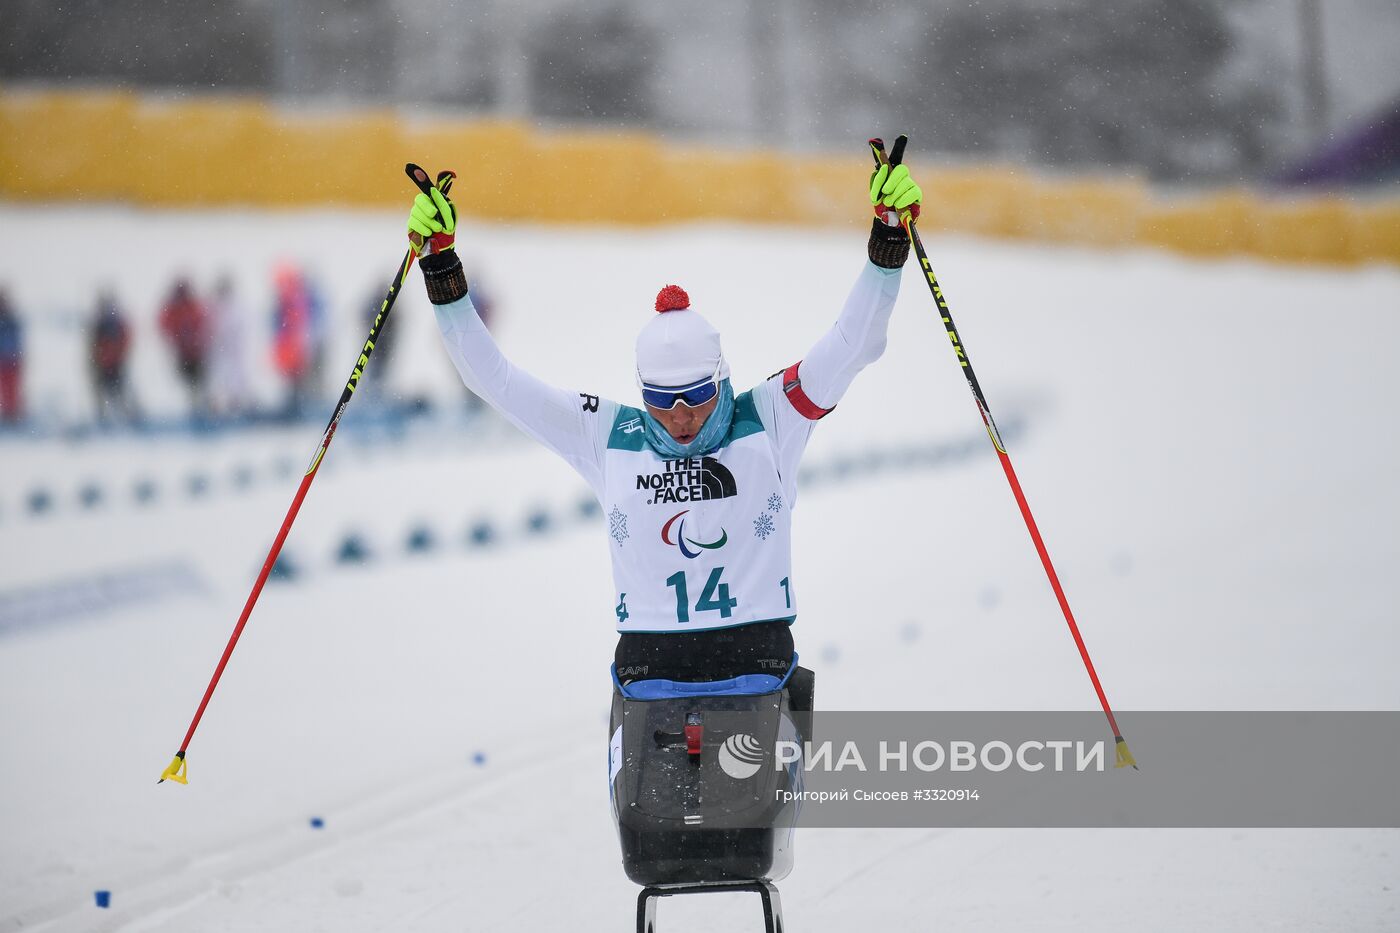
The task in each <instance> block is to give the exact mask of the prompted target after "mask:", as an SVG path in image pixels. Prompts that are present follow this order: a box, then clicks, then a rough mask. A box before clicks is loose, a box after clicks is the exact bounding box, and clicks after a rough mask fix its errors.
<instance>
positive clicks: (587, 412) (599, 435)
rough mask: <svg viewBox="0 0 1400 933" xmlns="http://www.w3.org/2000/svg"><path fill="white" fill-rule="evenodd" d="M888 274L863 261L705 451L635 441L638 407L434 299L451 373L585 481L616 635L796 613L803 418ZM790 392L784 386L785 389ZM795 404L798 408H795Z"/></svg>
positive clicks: (875, 325) (850, 346)
mask: <svg viewBox="0 0 1400 933" xmlns="http://www.w3.org/2000/svg"><path fill="white" fill-rule="evenodd" d="M899 278H900V273H899V270H898V269H883V268H880V267H878V266H876V265H874V264H873V263H869V262H867V263H866V265H865V268H864V269H863V270H862V271H861V273H860V276H859V277H858V278H857V279H856V282H855V285H854V286H853V287H852V288H851V291H850V293H849V295H848V296H847V297H846V302H845V305H844V307H843V308H842V310H841V314H840V316H839V317H838V318H837V320H836V323H835V324H834V325H833V326H832V328H831V329H830V330H829V331H827V332H826V334H824V335H823V336H822V337H821V338H820V339H819V340H818V341H817V342H816V344H815V345H814V346H813V347H812V348H811V350H809V351H808V353H807V355H806V356H805V357H803V359H802V361H801V364H800V367H799V369H798V375H799V376H800V387H799V388H797V389H796V391H795V392H793V389H792V386H791V382H792V380H791V379H785V378H782V377H780V376H774V377H770V378H769V379H767V380H765V381H764V382H761V383H760V384H759V385H757V386H756V387H754V388H753V389H751V390H749V391H747V392H743V393H741V394H739V395H737V396H736V398H735V412H734V423H733V426H732V427H731V429H730V432H729V435H728V436H727V437H726V439H725V441H724V442H723V443H722V444H721V446H720V447H719V448H718V449H717V450H715V451H712V452H710V453H709V454H707V455H705V456H704V457H692V458H684V459H679V460H677V459H667V458H666V457H664V456H663V455H662V454H660V453H658V452H656V451H655V450H653V449H651V447H650V446H649V445H648V444H647V443H646V440H645V432H644V430H643V429H642V425H641V416H642V411H641V409H638V408H634V407H631V406H626V405H622V404H620V403H618V402H615V401H610V400H608V399H603V398H599V397H597V396H594V395H590V394H588V393H585V392H577V391H570V390H567V389H562V388H556V387H554V386H550V385H547V384H546V383H544V382H542V381H541V380H539V379H537V378H536V377H535V376H533V375H531V374H530V373H528V372H525V371H524V370H522V369H520V368H519V367H517V366H515V365H514V364H512V363H511V362H510V360H508V359H506V357H505V356H504V354H502V353H501V351H500V348H499V347H498V346H497V344H496V342H495V340H494V339H492V337H491V335H490V333H488V332H487V330H486V327H485V325H484V324H483V323H482V321H481V318H480V317H479V316H478V315H477V313H476V310H475V308H473V307H472V303H471V299H470V296H464V297H463V298H461V299H459V300H457V301H455V302H452V303H450V304H444V305H438V306H437V309H436V311H437V320H438V327H439V329H440V330H441V332H442V338H443V342H444V344H445V345H446V347H447V352H448V355H449V356H450V357H451V358H452V362H453V364H454V365H455V366H456V368H457V371H458V373H459V374H460V375H461V377H462V381H463V382H464V383H466V385H467V387H468V388H470V389H471V390H472V391H473V392H475V393H476V394H477V395H479V396H481V397H482V398H483V399H485V400H486V401H487V402H488V403H490V404H491V405H492V406H493V407H494V408H496V409H497V410H498V411H500V412H501V413H502V414H503V415H504V416H505V417H506V418H507V419H509V420H510V421H511V422H512V423H513V424H515V425H516V426H517V427H519V428H520V429H521V430H522V431H524V432H525V433H526V434H527V435H529V436H530V437H532V438H534V439H535V440H537V441H539V442H540V443H542V444H544V445H545V446H546V447H548V448H549V449H550V450H552V451H554V452H555V453H557V454H558V455H559V456H561V457H563V458H564V459H565V460H566V461H567V462H568V463H569V464H571V465H572V466H573V467H574V469H576V470H577V471H578V472H579V474H580V475H582V476H583V478H584V479H585V480H586V481H587V482H588V484H589V486H590V487H591V488H592V489H593V492H594V493H595V494H596V495H597V496H598V500H599V502H600V503H601V505H602V507H603V509H604V511H605V512H606V513H607V517H608V533H609V537H610V538H611V542H610V547H611V551H612V556H613V575H614V581H615V583H616V587H617V593H618V603H617V605H616V606H615V607H614V613H615V615H616V616H617V623H618V628H619V630H621V631H653V632H656V631H662V632H664V631H694V630H698V629H706V628H722V627H728V626H733V625H743V624H747V623H750V622H756V621H768V620H773V619H786V620H787V621H792V619H794V618H795V617H796V598H795V593H794V588H793V585H792V579H791V577H792V573H791V569H790V568H791V547H790V530H791V517H790V516H791V510H792V506H793V504H794V503H795V501H796V493H797V490H796V476H797V466H798V463H799V461H800V460H801V458H802V452H803V451H804V450H805V449H806V446H807V441H808V439H809V438H810V437H811V435H812V430H813V428H814V427H815V425H816V421H815V420H813V418H812V417H810V416H811V415H813V414H814V411H813V409H812V407H810V406H805V405H802V398H801V395H802V393H803V392H805V395H806V399H807V400H809V401H810V403H811V405H812V406H815V408H817V409H823V410H824V409H831V408H834V407H835V406H836V404H837V402H839V401H840V400H841V397H842V396H843V395H844V394H845V392H846V390H847V388H849V387H850V385H851V381H852V380H853V379H854V378H855V376H856V374H857V373H858V372H860V370H861V369H863V368H864V367H865V366H867V365H869V364H870V363H872V362H874V361H875V360H876V359H878V358H879V357H880V355H881V353H882V352H883V351H884V348H885V341H886V333H887V330H888V326H889V318H890V313H891V311H892V310H893V308H894V302H895V297H896V295H897V294H898V290H899ZM790 393H793V394H790ZM799 406H801V407H803V408H806V413H804V412H803V411H802V410H799Z"/></svg>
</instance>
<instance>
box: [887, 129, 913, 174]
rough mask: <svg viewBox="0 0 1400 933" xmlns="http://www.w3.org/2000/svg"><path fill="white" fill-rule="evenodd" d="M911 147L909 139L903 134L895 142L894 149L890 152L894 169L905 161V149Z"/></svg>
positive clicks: (891, 165) (891, 164)
mask: <svg viewBox="0 0 1400 933" xmlns="http://www.w3.org/2000/svg"><path fill="white" fill-rule="evenodd" d="M907 145H909V137H908V136H905V135H904V134H903V133H901V134H900V135H899V138H898V139H896V140H895V141H894V148H893V149H891V150H890V167H891V168H894V167H895V166H896V165H899V164H900V163H902V162H903V161H904V147H905V146H907Z"/></svg>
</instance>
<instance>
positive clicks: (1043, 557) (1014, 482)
mask: <svg viewBox="0 0 1400 933" xmlns="http://www.w3.org/2000/svg"><path fill="white" fill-rule="evenodd" d="M997 458H998V459H1000V460H1001V468H1002V470H1004V471H1005V472H1006V481H1007V482H1008V483H1010V484H1011V493H1012V495H1014V496H1015V497H1016V504H1017V505H1018V506H1020V508H1021V517H1022V518H1024V519H1025V520H1026V530H1027V531H1029V532H1030V533H1031V540H1032V541H1033V542H1035V552H1036V553H1037V554H1039V555H1040V563H1041V564H1042V565H1044V567H1045V575H1046V576H1047V577H1049V578H1050V588H1051V589H1053V590H1054V591H1055V598H1056V599H1057V600H1059V602H1060V611H1061V612H1063V613H1064V614H1065V621H1066V622H1068V623H1069V633H1070V634H1071V635H1073V636H1074V644H1075V645H1076V646H1077V647H1078V648H1079V656H1080V657H1081V658H1083V659H1084V667H1085V668H1086V669H1088V671H1089V680H1091V681H1093V684H1094V692H1095V693H1097V694H1098V695H1099V705H1100V706H1102V707H1103V712H1104V715H1105V716H1107V717H1108V724H1109V726H1110V727H1112V729H1113V734H1114V735H1115V736H1118V735H1122V734H1123V733H1121V732H1119V731H1118V722H1117V720H1115V719H1114V718H1113V710H1112V709H1110V708H1109V705H1108V697H1107V696H1105V695H1104V692H1103V684H1101V683H1099V675H1098V672H1097V671H1095V670H1094V662H1093V661H1091V660H1090V659H1089V649H1088V648H1086V647H1084V639H1083V638H1082V637H1081V636H1080V634H1079V626H1078V624H1076V623H1075V621H1074V613H1073V612H1071V611H1070V608H1069V600H1068V599H1066V598H1065V591H1064V588H1063V587H1061V586H1060V576H1059V574H1057V573H1055V565H1054V564H1052V563H1050V552H1049V551H1048V550H1046V549H1045V541H1044V540H1042V539H1041V537H1040V529H1039V528H1037V527H1036V524H1035V518H1034V517H1033V516H1032V515H1031V507H1030V505H1029V504H1027V502H1026V494H1025V493H1024V492H1022V491H1021V481H1020V480H1018V479H1017V478H1016V471H1015V470H1013V469H1012V468H1011V458H1010V457H1009V456H1007V453H1006V451H1004V450H998V451H997Z"/></svg>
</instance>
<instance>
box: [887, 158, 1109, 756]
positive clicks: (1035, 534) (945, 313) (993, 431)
mask: <svg viewBox="0 0 1400 933" xmlns="http://www.w3.org/2000/svg"><path fill="white" fill-rule="evenodd" d="M908 142H909V137H907V136H900V137H899V138H898V139H896V140H895V143H894V148H893V149H892V150H891V151H890V154H889V156H888V158H887V157H886V156H885V142H884V140H882V139H872V140H870V152H871V154H872V155H873V156H874V157H875V165H876V167H877V168H878V167H879V166H881V165H889V166H891V167H893V166H896V165H899V163H900V162H901V160H902V159H903V158H904V147H905V145H907V144H908ZM914 213H915V212H914V211H911V210H905V211H904V212H903V213H901V214H900V217H899V220H900V223H901V224H902V225H903V227H904V232H905V233H907V234H908V235H909V243H910V245H911V246H913V247H914V254H915V255H916V256H917V257H918V258H919V267H920V268H921V269H922V270H923V273H924V278H925V280H927V282H928V287H929V291H930V292H932V293H933V300H934V302H935V303H936V304H937V305H938V310H939V312H940V314H941V315H942V317H943V327H944V329H945V330H947V332H948V339H949V340H951V341H952V343H953V352H954V353H955V354H957V357H958V365H960V366H961V367H962V371H963V375H964V376H966V377H967V385H968V387H969V388H970V389H972V397H973V398H974V399H976V401H977V412H978V414H980V415H981V416H982V424H983V425H985V426H986V428H987V436H988V437H989V438H991V441H992V446H994V447H995V448H996V450H997V458H998V459H999V460H1001V468H1002V470H1003V471H1004V472H1005V473H1006V481H1007V482H1008V483H1010V484H1011V492H1012V495H1014V496H1015V497H1016V505H1017V506H1018V507H1019V508H1020V509H1021V517H1022V518H1023V519H1025V521H1026V530H1027V531H1029V532H1030V534H1031V541H1032V542H1034V543H1035V550H1036V553H1037V554H1039V555H1040V563H1041V565H1042V566H1044V568H1045V575H1046V576H1047V577H1049V578H1050V588H1051V589H1053V590H1054V591H1055V598H1056V599H1057V600H1059V603H1060V611H1061V612H1063V613H1064V616H1065V622H1066V623H1068V624H1069V633H1070V634H1071V635H1073V636H1074V644H1075V645H1076V646H1077V647H1078V648H1079V656H1080V657H1081V658H1083V659H1084V669H1085V670H1087V671H1088V672H1089V680H1090V681H1091V682H1093V684H1094V692H1095V693H1097V694H1098V695H1099V705H1101V706H1102V707H1103V713H1104V715H1105V716H1107V717H1108V725H1109V727H1110V728H1111V729H1112V730H1113V743H1114V757H1115V759H1116V760H1115V763H1114V767H1116V768H1122V767H1125V766H1128V765H1131V766H1132V767H1133V768H1134V769H1136V768H1137V761H1136V760H1134V758H1133V755H1132V752H1130V751H1128V743H1127V741H1126V740H1125V739H1124V738H1123V733H1122V732H1121V731H1119V729H1118V722H1117V720H1116V719H1114V717H1113V709H1112V708H1111V707H1110V706H1109V705H1108V697H1107V696H1105V695H1104V692H1103V684H1101V683H1099V675H1098V673H1097V672H1096V671H1095V670H1094V662H1093V661H1092V660H1091V659H1090V658H1089V649H1088V648H1087V647H1085V645H1084V637H1083V636H1082V635H1080V634H1079V626H1078V625H1077V624H1076V623H1075V621H1074V613H1073V612H1071V611H1070V608H1069V600H1068V599H1066V598H1065V590H1064V587H1062V586H1061V585H1060V577H1059V575H1058V574H1057V573H1055V565H1054V564H1052V563H1051V562H1050V552H1049V551H1048V550H1046V548H1045V541H1044V540H1043V539H1042V538H1041V537H1040V529H1039V528H1038V527H1036V524H1035V518H1034V516H1032V515H1031V507H1030V505H1029V504H1028V503H1027V502H1026V494H1025V493H1024V492H1022V491H1021V482H1020V480H1018V479H1017V478H1016V471H1015V470H1014V469H1012V467H1011V457H1010V456H1008V455H1007V453H1006V446H1005V445H1004V444H1003V443H1002V441H1001V433H1000V432H999V431H997V423H996V421H994V420H993V419H992V410H991V408H990V407H989V406H988V405H987V398H986V396H984V395H983V394H982V387H981V385H979V384H978V382H977V374H976V373H974V372H973V371H972V361H971V360H970V359H968V356H967V347H966V345H965V344H963V342H962V340H961V338H959V337H958V329H957V327H956V326H955V325H954V324H953V315H952V312H950V311H949V310H948V302H947V300H946V299H945V298H944V297H943V289H942V288H941V287H940V286H939V284H938V279H937V277H936V276H934V274H933V266H932V265H931V264H930V263H929V260H928V253H927V252H925V251H924V244H923V241H922V240H920V239H919V231H918V229H917V227H915V225H914V221H915V217H914Z"/></svg>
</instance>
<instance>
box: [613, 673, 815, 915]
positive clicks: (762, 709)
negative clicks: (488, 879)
mask: <svg viewBox="0 0 1400 933" xmlns="http://www.w3.org/2000/svg"><path fill="white" fill-rule="evenodd" d="M814 680H815V678H814V675H813V674H812V672H811V671H809V670H807V669H806V668H802V667H798V666H797V659H796V657H795V656H794V658H793V663H792V665H791V666H790V667H789V670H788V672H787V674H786V675H785V676H783V677H778V676H776V675H772V674H745V675H741V676H739V677H736V678H733V679H732V680H724V681H714V682H708V683H685V682H679V681H670V680H643V681H635V682H633V683H629V684H627V685H625V686H624V685H622V684H621V683H620V682H618V680H617V678H616V675H615V674H614V678H613V683H614V691H613V704H612V716H611V720H610V724H609V732H610V733H611V735H612V743H611V747H610V750H609V754H608V771H609V779H610V781H609V784H610V790H611V795H612V804H613V814H614V816H615V817H616V819H617V831H618V839H619V841H620V843H621V846H622V864H623V868H624V870H625V871H626V872H627V877H629V878H631V879H632V880H633V881H635V882H636V883H637V884H640V885H642V886H643V889H642V891H641V893H640V894H639V895H638V897H637V933H659V928H658V925H657V907H658V903H659V901H660V900H661V899H662V898H666V897H676V896H679V895H683V894H711V893H735V892H751V893H755V894H758V895H759V898H760V900H761V903H762V907H763V919H764V930H765V931H766V933H784V931H786V930H787V927H786V926H785V925H784V923H783V912H782V901H781V899H780V898H779V896H778V889H777V887H776V885H775V883H776V882H778V881H781V880H782V879H783V878H784V877H786V876H787V874H788V872H789V871H791V870H792V861H793V848H792V841H793V830H794V827H795V824H796V819H797V810H798V804H797V803H796V802H794V799H793V798H791V797H786V798H785V797H784V792H797V791H800V790H801V789H802V762H801V761H800V760H799V761H797V762H795V763H791V764H787V765H781V766H780V765H778V764H777V763H776V753H777V746H778V743H779V742H780V741H785V742H796V743H798V745H797V747H798V748H801V747H802V743H803V742H804V741H805V740H806V739H808V738H809V737H810V731H811V730H810V722H811V709H812V694H813V687H814Z"/></svg>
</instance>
